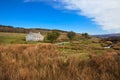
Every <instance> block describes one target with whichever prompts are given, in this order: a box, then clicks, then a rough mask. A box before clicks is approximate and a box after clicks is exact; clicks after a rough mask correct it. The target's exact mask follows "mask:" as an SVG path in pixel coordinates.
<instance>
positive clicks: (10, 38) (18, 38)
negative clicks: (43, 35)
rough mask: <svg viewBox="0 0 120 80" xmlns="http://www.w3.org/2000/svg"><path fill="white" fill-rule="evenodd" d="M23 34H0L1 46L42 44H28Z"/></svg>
mask: <svg viewBox="0 0 120 80" xmlns="http://www.w3.org/2000/svg"><path fill="white" fill-rule="evenodd" d="M26 35H27V34H23V33H8V32H0V44H36V43H40V42H31V41H29V42H26V41H25V36H26Z"/></svg>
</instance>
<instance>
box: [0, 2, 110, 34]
mask: <svg viewBox="0 0 120 80" xmlns="http://www.w3.org/2000/svg"><path fill="white" fill-rule="evenodd" d="M57 4H59V6H56V5H57ZM61 4H62V3H61ZM61 6H62V5H60V3H54V2H53V1H46V2H44V1H28V2H25V1H24V0H0V24H2V25H11V26H15V27H24V28H46V29H60V30H66V31H75V32H78V33H83V32H88V33H89V34H106V33H110V32H109V31H107V30H104V29H102V28H101V26H100V25H98V24H97V23H96V22H94V21H93V20H92V19H91V17H90V18H88V17H87V16H84V15H80V14H78V13H77V12H78V11H77V10H76V9H66V8H62V7H61ZM56 7H58V8H56Z"/></svg>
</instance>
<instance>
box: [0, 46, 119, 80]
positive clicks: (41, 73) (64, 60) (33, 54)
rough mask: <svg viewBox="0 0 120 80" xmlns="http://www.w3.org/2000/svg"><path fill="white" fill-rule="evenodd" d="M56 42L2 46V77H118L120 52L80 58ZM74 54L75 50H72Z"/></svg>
mask: <svg viewBox="0 0 120 80" xmlns="http://www.w3.org/2000/svg"><path fill="white" fill-rule="evenodd" d="M63 54H64V53H59V51H58V50H57V47H56V46H55V45H53V44H9V45H0V80H119V79H120V68H119V67H120V54H119V53H116V52H109V53H106V54H103V55H100V56H92V55H91V57H90V58H88V59H84V60H83V59H81V58H80V57H79V56H77V55H76V56H69V57H64V56H62V55H63ZM73 54H75V53H73Z"/></svg>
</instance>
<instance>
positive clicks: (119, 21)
mask: <svg viewBox="0 0 120 80" xmlns="http://www.w3.org/2000/svg"><path fill="white" fill-rule="evenodd" d="M28 1H45V0H28ZM47 1H54V2H60V3H61V4H62V6H61V7H63V8H65V9H68V10H77V11H78V13H77V14H79V15H84V16H86V17H89V18H91V20H92V21H94V22H96V23H97V24H98V25H100V26H101V27H102V29H103V30H107V31H110V32H120V0H47Z"/></svg>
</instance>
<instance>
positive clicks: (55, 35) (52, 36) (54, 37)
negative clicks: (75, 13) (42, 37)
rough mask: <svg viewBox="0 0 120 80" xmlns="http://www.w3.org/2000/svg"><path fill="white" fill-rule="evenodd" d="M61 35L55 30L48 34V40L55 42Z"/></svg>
mask: <svg viewBox="0 0 120 80" xmlns="http://www.w3.org/2000/svg"><path fill="white" fill-rule="evenodd" d="M59 36H60V33H59V32H58V31H56V30H53V31H52V32H50V33H48V34H47V37H46V40H47V41H49V42H51V43H53V42H55V41H56V40H57V38H58V37H59Z"/></svg>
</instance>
